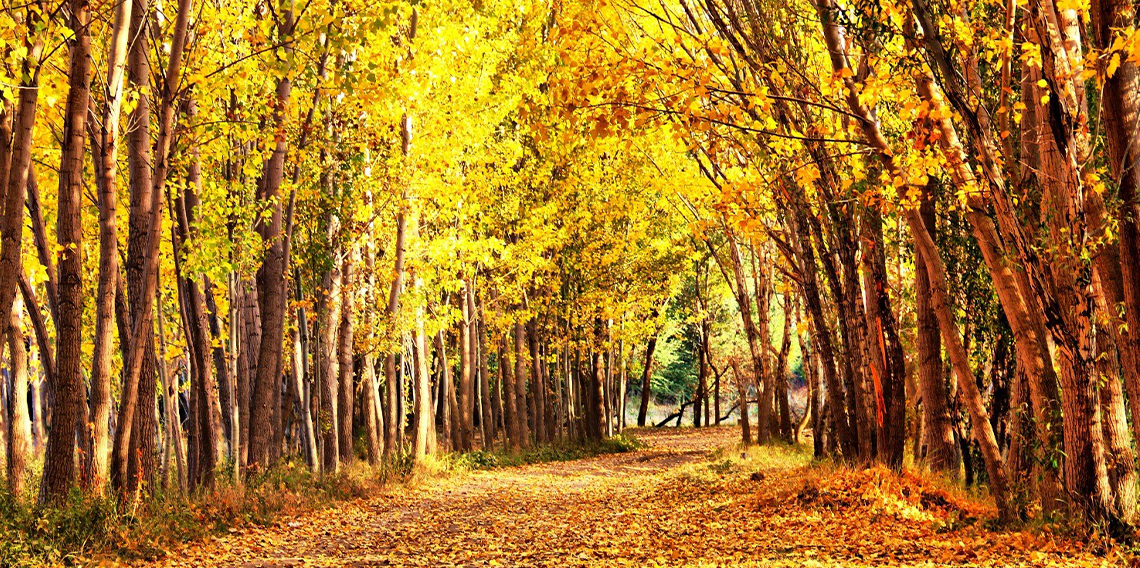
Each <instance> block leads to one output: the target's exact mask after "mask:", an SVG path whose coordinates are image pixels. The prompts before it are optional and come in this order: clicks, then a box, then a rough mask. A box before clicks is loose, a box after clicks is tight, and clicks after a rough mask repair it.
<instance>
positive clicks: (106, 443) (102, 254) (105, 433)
mask: <svg viewBox="0 0 1140 568" xmlns="http://www.w3.org/2000/svg"><path fill="white" fill-rule="evenodd" d="M133 6H134V2H133V1H123V2H119V3H118V4H117V5H116V7H115V19H114V24H113V28H112V31H111V40H110V46H109V52H108V55H107V85H106V92H105V93H104V99H105V102H104V109H103V124H102V131H101V136H100V138H99V141H98V142H99V144H100V145H101V147H100V149H99V152H98V154H99V157H100V158H102V164H101V165H100V166H99V167H98V168H97V170H98V173H99V179H98V183H97V186H98V191H99V283H98V289H97V291H96V296H95V297H96V301H95V349H94V351H93V354H92V363H91V423H90V425H89V426H88V428H89V429H90V436H91V451H90V453H89V454H88V455H87V456H85V458H86V460H87V463H86V466H85V467H84V474H85V475H86V476H87V479H85V480H84V484H85V485H88V486H91V487H94V488H95V489H96V490H97V491H102V489H103V487H104V485H105V484H106V483H107V481H108V475H109V474H110V442H111V441H110V427H109V425H110V418H111V374H112V368H111V365H112V360H111V356H112V347H113V345H112V334H113V333H114V317H115V294H117V293H118V290H117V289H116V284H118V273H119V230H118V225H117V222H116V210H117V205H116V201H117V197H116V195H117V193H118V190H117V188H116V179H117V172H118V163H119V161H118V159H117V154H118V147H119V111H120V109H121V108H122V98H123V75H124V73H125V71H126V69H125V63H126V54H127V39H128V33H129V31H130V21H131V8H132V7H133Z"/></svg>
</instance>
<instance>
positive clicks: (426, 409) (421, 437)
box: [412, 277, 435, 460]
mask: <svg viewBox="0 0 1140 568" xmlns="http://www.w3.org/2000/svg"><path fill="white" fill-rule="evenodd" d="M412 282H413V283H414V284H413V285H414V286H415V287H416V288H421V287H422V286H423V281H422V280H421V279H420V278H419V277H415V278H413V279H412ZM414 342H415V355H414V356H415V364H416V406H415V418H416V446H415V456H416V459H417V460H422V459H423V458H424V456H426V455H427V454H428V453H430V452H431V451H432V450H433V449H434V446H435V435H434V431H433V426H434V424H435V420H434V417H433V413H432V398H431V375H430V374H429V373H428V361H427V360H428V353H427V336H426V334H425V333H424V310H423V308H422V307H417V308H416V329H415V337H414Z"/></svg>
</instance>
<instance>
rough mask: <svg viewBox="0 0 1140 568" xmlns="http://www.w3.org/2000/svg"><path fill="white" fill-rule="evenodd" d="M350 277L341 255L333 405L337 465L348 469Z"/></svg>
mask: <svg viewBox="0 0 1140 568" xmlns="http://www.w3.org/2000/svg"><path fill="white" fill-rule="evenodd" d="M354 287H355V286H354V283H353V274H352V261H351V258H350V255H348V254H345V255H344V259H343V260H342V264H341V285H340V302H341V308H340V314H339V315H340V318H339V321H338V322H337V323H338V324H339V329H338V333H337V354H338V358H339V362H338V364H337V369H338V370H339V373H340V376H339V382H340V387H339V390H338V393H337V394H338V395H339V396H340V401H339V403H338V405H337V413H338V416H337V422H338V423H339V425H338V427H337V434H338V436H339V437H338V441H339V444H340V450H339V457H340V463H341V464H342V465H345V466H350V465H352V461H353V458H354V457H355V455H354V453H353V451H352V403H353V399H354V398H355V396H354V395H355V392H356V389H355V388H353V379H354V378H355V375H356V373H355V369H354V368H353V360H352V318H353V317H355V314H353V301H352V300H353V294H354V293H355V291H354V289H353V288H354Z"/></svg>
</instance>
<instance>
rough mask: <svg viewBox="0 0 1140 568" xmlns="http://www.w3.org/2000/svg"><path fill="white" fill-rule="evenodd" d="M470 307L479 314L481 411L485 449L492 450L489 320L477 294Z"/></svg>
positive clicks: (478, 343) (476, 330)
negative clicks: (477, 299)
mask: <svg viewBox="0 0 1140 568" xmlns="http://www.w3.org/2000/svg"><path fill="white" fill-rule="evenodd" d="M468 302H470V304H471V305H470V306H469V307H468V309H469V310H471V311H472V312H473V313H476V314H478V325H477V326H476V327H475V333H476V334H477V335H478V338H479V339H478V342H477V345H478V347H479V353H478V355H477V357H478V359H479V396H480V398H481V401H482V405H481V410H482V416H481V417H480V418H481V425H482V427H483V432H482V433H483V449H484V450H490V449H491V448H492V447H494V444H495V437H496V432H497V427H496V424H497V423H496V421H495V416H494V414H495V411H494V408H495V406H494V404H493V402H492V400H491V378H490V377H491V374H490V371H489V370H488V368H487V359H488V357H490V354H489V353H488V352H487V320H486V319H485V318H484V317H483V305H482V303H480V304H479V305H478V306H477V307H476V304H475V294H470V295H468Z"/></svg>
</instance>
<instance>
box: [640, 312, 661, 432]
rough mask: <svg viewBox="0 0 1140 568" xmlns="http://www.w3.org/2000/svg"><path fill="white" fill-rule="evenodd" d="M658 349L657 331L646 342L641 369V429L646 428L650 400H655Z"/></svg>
mask: <svg viewBox="0 0 1140 568" xmlns="http://www.w3.org/2000/svg"><path fill="white" fill-rule="evenodd" d="M655 319H656V318H655ZM656 349H657V334H656V331H655V332H654V334H653V336H652V337H650V338H649V341H647V342H645V365H644V366H642V368H641V405H640V406H639V407H638V410H637V426H638V427H639V428H644V427H645V418H646V415H647V414H649V400H650V399H652V398H653V388H652V385H651V382H650V381H651V379H652V378H653V352H654V350H656Z"/></svg>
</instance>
